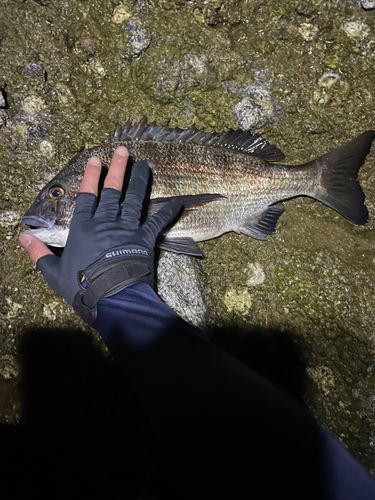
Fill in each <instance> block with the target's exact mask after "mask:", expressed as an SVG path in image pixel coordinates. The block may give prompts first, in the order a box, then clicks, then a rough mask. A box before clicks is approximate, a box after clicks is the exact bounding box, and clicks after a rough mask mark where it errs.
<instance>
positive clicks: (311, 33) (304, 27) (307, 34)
mask: <svg viewBox="0 0 375 500" xmlns="http://www.w3.org/2000/svg"><path fill="white" fill-rule="evenodd" d="M318 31H319V28H318V27H317V26H315V25H314V24H311V23H302V24H301V25H300V27H299V28H298V32H299V33H300V34H301V36H302V38H303V39H304V40H306V41H307V42H311V41H313V40H314V39H315V38H316V36H317V34H318Z"/></svg>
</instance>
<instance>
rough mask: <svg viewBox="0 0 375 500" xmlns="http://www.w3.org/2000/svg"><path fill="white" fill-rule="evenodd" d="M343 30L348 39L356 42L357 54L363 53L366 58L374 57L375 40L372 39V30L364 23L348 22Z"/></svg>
mask: <svg viewBox="0 0 375 500" xmlns="http://www.w3.org/2000/svg"><path fill="white" fill-rule="evenodd" d="M342 27H343V29H344V31H345V33H346V34H347V35H348V37H350V38H352V39H353V40H355V42H356V45H357V48H356V51H357V52H361V53H362V54H363V55H365V56H372V55H373V54H374V52H373V50H372V45H373V39H371V37H370V34H371V32H370V28H369V27H368V26H367V25H366V24H365V23H363V22H362V21H348V22H346V23H344V24H343V26H342Z"/></svg>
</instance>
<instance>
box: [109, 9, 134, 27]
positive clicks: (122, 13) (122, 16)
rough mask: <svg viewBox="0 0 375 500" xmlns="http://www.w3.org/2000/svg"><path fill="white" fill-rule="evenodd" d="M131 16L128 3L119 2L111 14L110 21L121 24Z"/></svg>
mask: <svg viewBox="0 0 375 500" xmlns="http://www.w3.org/2000/svg"><path fill="white" fill-rule="evenodd" d="M131 16H132V11H131V9H130V7H129V6H128V5H125V4H120V5H117V7H115V10H114V11H113V15H112V22H113V23H115V24H122V23H123V22H125V21H127V20H128V19H129V18H130V17H131Z"/></svg>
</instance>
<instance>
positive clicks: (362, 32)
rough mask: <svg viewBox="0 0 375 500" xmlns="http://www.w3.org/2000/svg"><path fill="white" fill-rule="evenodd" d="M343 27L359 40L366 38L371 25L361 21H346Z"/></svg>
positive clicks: (347, 32)
mask: <svg viewBox="0 0 375 500" xmlns="http://www.w3.org/2000/svg"><path fill="white" fill-rule="evenodd" d="M343 28H344V31H345V33H346V34H347V35H348V36H350V37H352V38H357V39H359V40H362V39H364V38H365V37H366V36H367V35H369V33H370V30H369V27H368V26H366V24H365V23H362V22H361V21H348V22H346V23H344V25H343Z"/></svg>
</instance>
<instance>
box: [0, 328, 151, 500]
mask: <svg viewBox="0 0 375 500" xmlns="http://www.w3.org/2000/svg"><path fill="white" fill-rule="evenodd" d="M19 353H20V364H21V370H22V381H21V383H20V385H19V390H20V393H21V399H22V407H23V412H22V417H21V423H20V425H19V426H3V427H1V428H0V433H1V437H0V439H1V443H2V457H3V458H5V460H4V463H3V464H2V467H1V468H2V474H1V475H2V478H3V479H2V483H3V484H2V494H3V495H4V498H7V499H13V498H14V499H20V498H27V497H28V496H29V494H30V492H31V491H34V492H38V494H37V496H38V498H82V499H84V498H90V499H91V498H93V499H96V498H111V499H113V498H140V497H141V496H142V491H143V490H146V491H151V492H152V491H156V490H157V489H158V485H157V484H153V481H157V479H155V477H156V476H155V475H154V474H153V473H152V470H151V468H152V465H151V464H150V461H149V459H148V456H149V453H148V451H147V445H146V443H147V439H145V436H146V431H145V428H144V426H143V419H142V412H141V410H140V408H139V405H138V403H137V400H136V398H135V396H134V394H133V392H132V389H131V388H130V386H129V384H128V382H127V379H126V376H125V375H124V373H123V372H122V371H121V369H120V368H119V366H118V365H117V364H116V362H114V361H113V360H112V359H109V358H107V357H106V356H105V355H104V354H103V353H102V352H101V351H100V349H99V348H98V347H97V346H96V345H95V344H94V342H93V340H92V338H91V337H90V335H89V334H85V333H84V332H82V331H79V330H74V331H67V330H60V329H56V330H55V329H43V330H33V331H29V332H27V333H26V334H25V336H24V340H23V342H22V343H21V345H20V346H19ZM4 480H5V481H4Z"/></svg>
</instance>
